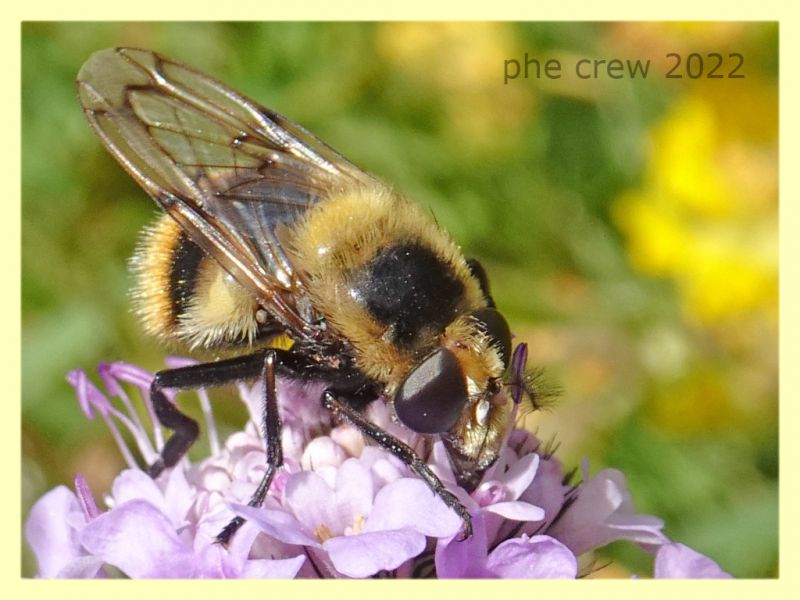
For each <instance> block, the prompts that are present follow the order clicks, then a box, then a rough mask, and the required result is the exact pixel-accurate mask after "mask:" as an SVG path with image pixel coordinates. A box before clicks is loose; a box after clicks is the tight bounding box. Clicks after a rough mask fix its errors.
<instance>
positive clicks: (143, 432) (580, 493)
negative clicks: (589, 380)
mask: <svg viewBox="0 0 800 600" xmlns="http://www.w3.org/2000/svg"><path fill="white" fill-rule="evenodd" d="M168 364H169V366H178V365H179V364H187V361H185V360H179V359H173V360H171V361H170V362H169V363H168ZM99 373H100V377H101V379H102V381H103V385H104V387H105V390H106V391H105V392H103V391H101V390H100V389H99V388H97V387H96V386H95V385H94V384H92V382H91V381H89V379H88V378H87V377H86V375H85V373H83V372H82V371H73V372H71V373H70V374H69V376H68V380H69V382H70V383H71V384H72V385H73V387H74V388H75V390H76V394H77V397H78V401H79V404H80V406H81V407H82V409H83V410H84V412H85V413H86V414H87V416H88V417H89V418H94V417H95V416H97V415H99V416H100V417H101V418H102V419H103V420H104V421H105V422H106V423H107V425H108V427H109V430H110V432H111V434H112V436H113V437H114V439H115V440H116V442H117V444H118V446H119V448H120V452H121V453H122V455H123V457H124V458H125V460H126V462H127V464H128V468H127V469H126V470H124V471H123V472H122V473H120V474H119V475H118V476H117V478H116V479H115V481H114V483H113V485H112V488H111V490H110V491H109V492H108V493H107V494H105V495H104V497H103V503H102V506H103V508H102V509H101V508H99V507H98V506H97V505H96V504H95V501H94V499H93V497H92V493H91V491H90V490H89V489H88V486H87V485H86V482H85V480H84V479H83V478H82V477H80V476H78V477H76V493H73V492H71V491H70V490H68V489H67V488H66V487H63V486H62V487H58V488H56V489H54V490H52V491H50V492H49V493H47V494H46V495H45V496H43V497H42V498H41V499H40V500H39V501H38V502H37V503H36V505H35V506H34V507H33V509H32V510H31V513H30V516H29V518H28V521H27V523H26V526H25V537H26V539H27V541H28V543H29V545H30V546H31V548H32V549H33V552H34V554H35V555H36V557H37V560H38V563H39V571H38V576H39V577H47V578H52V577H106V576H115V575H118V574H119V573H121V574H123V575H125V576H127V577H132V578H145V577H160V578H167V577H170V578H175V577H179V578H198V577H215V578H220V577H236V578H251V577H258V578H261V577H273V578H274V577H376V576H377V577H387V576H388V577H431V576H438V577H441V578H455V577H458V578H464V577H470V578H563V577H567V578H574V577H576V576H578V575H579V574H580V570H579V566H578V565H579V557H580V556H581V555H583V554H585V553H587V552H590V551H592V550H593V549H595V548H598V547H600V546H603V545H605V544H607V543H609V542H612V541H615V540H630V541H633V542H636V543H638V544H639V545H641V546H642V547H644V548H646V549H648V550H650V551H653V552H655V553H656V559H655V574H656V576H657V577H692V576H699V577H723V576H726V575H727V574H726V573H724V572H723V571H722V570H720V569H719V567H717V566H716V564H715V563H714V562H713V561H711V560H710V559H708V558H706V557H704V556H702V555H699V554H697V553H695V552H694V551H692V550H690V549H689V548H686V547H685V546H682V545H680V544H674V543H671V542H670V541H669V540H668V539H667V538H666V537H665V536H664V534H663V533H662V532H661V528H662V523H661V521H660V520H659V519H656V518H655V517H650V516H646V515H639V514H637V512H636V510H635V507H634V505H633V502H632V500H631V495H630V493H629V492H628V490H627V487H626V483H625V478H624V476H623V475H622V473H620V472H619V471H615V470H612V469H606V470H604V471H600V472H599V473H597V474H596V475H595V476H594V477H589V474H588V469H587V467H586V465H584V469H583V481H582V482H581V483H578V484H571V483H570V482H569V481H568V480H569V478H568V477H565V475H564V469H563V467H562V465H561V463H560V462H559V461H558V460H557V459H556V458H555V457H554V456H553V455H552V453H550V452H548V451H547V450H546V449H545V448H544V447H543V446H542V444H541V443H540V442H539V440H537V439H536V437H535V436H533V435H531V434H530V433H528V432H526V431H523V430H514V431H512V432H511V433H510V434H509V436H508V440H507V442H506V445H505V447H504V448H503V451H502V453H501V456H500V458H499V459H498V461H497V462H496V463H495V464H494V465H493V466H492V467H491V468H490V469H489V470H488V471H487V472H486V474H485V476H484V478H483V481H482V482H481V483H480V485H478V487H477V488H476V489H475V490H474V491H472V492H471V493H468V492H467V491H466V490H464V489H462V488H460V487H459V486H458V485H457V484H456V479H455V476H454V474H453V472H452V469H451V466H450V463H449V460H448V458H447V454H446V452H445V450H444V448H443V445H442V444H441V442H438V441H434V440H432V439H431V438H430V437H426V436H422V435H418V434H415V433H412V432H410V431H409V430H407V429H406V428H404V427H403V426H402V425H400V424H398V423H396V422H395V421H393V419H392V417H391V414H390V412H389V410H388V407H387V405H386V403H385V402H383V401H381V400H378V401H376V402H373V403H372V404H371V405H370V406H369V407H367V410H366V416H367V417H368V418H369V419H370V420H371V421H372V422H374V423H375V424H377V425H378V426H380V427H382V428H383V429H386V430H388V431H389V432H390V433H392V434H393V435H395V436H397V437H398V438H400V439H401V440H403V441H404V442H405V443H407V444H408V445H410V446H411V447H412V448H413V449H414V450H415V451H416V452H417V453H418V454H419V455H420V456H421V457H422V458H423V459H425V460H427V462H428V464H429V466H430V467H431V469H432V470H433V471H434V472H436V474H437V475H438V476H439V477H440V478H441V480H442V482H443V483H444V484H445V485H446V486H447V487H448V489H450V490H451V491H452V492H453V493H454V494H455V495H456V496H457V497H458V498H459V500H460V501H461V503H462V504H463V505H464V506H465V507H466V508H467V509H468V510H469V512H470V513H471V515H472V520H473V528H474V532H473V535H472V537H470V538H469V539H467V540H463V541H462V540H460V532H461V528H462V522H461V519H460V518H459V517H458V516H457V515H456V514H455V513H454V512H453V511H451V510H450V509H449V508H447V506H446V505H445V504H444V502H443V501H442V500H441V499H440V498H439V497H438V496H437V495H435V494H434V493H433V492H432V491H431V490H430V489H429V488H428V487H427V485H426V484H425V483H424V482H423V481H422V480H421V479H419V478H418V477H417V476H416V475H414V474H413V473H411V471H410V470H409V468H408V467H407V466H406V465H405V464H404V463H403V462H402V461H400V460H399V459H398V458H396V457H395V456H393V455H392V454H391V453H389V452H387V451H385V450H383V449H381V448H377V447H374V446H371V445H367V444H366V442H365V440H364V438H363V437H362V436H361V434H360V433H359V432H358V431H357V430H356V429H354V428H353V427H351V426H349V425H346V424H337V423H335V422H332V418H331V415H330V414H329V413H327V412H326V411H324V410H322V408H321V407H320V404H319V398H320V394H321V391H322V388H321V387H320V386H305V385H300V384H297V383H293V382H288V381H279V387H278V395H279V398H280V402H281V406H280V410H281V418H282V420H283V437H282V440H281V441H282V445H283V448H284V463H285V464H284V467H283V468H282V469H281V470H280V471H279V472H278V473H277V475H276V476H275V478H274V480H273V483H272V486H271V488H270V490H269V494H268V496H267V498H266V500H265V502H264V504H263V506H262V507H259V508H254V507H250V506H247V502H248V500H249V498H250V495H251V494H252V492H253V490H254V489H255V488H256V486H257V485H258V483H259V481H260V479H261V476H262V474H263V473H264V470H265V454H264V442H263V440H262V439H261V437H260V435H259V429H260V428H259V419H260V402H261V396H262V388H261V386H260V385H259V384H257V385H255V386H253V387H249V386H246V385H240V386H239V392H240V398H241V400H242V401H243V402H244V403H245V405H246V407H247V409H248V411H249V414H250V419H249V420H248V422H247V424H246V425H245V427H244V429H243V430H242V431H238V432H236V433H234V434H232V435H231V436H230V437H229V438H228V439H227V440H225V441H224V443H222V442H221V441H220V439H219V435H218V433H217V430H216V425H215V423H214V418H213V412H212V410H211V405H210V403H209V401H208V398H207V397H206V395H205V393H203V392H200V393H198V394H197V398H198V400H199V402H200V404H201V408H202V410H203V414H204V420H205V423H204V425H205V427H204V430H205V432H206V435H208V436H209V447H210V449H211V452H210V455H209V456H208V457H207V458H205V459H204V460H201V461H199V462H191V461H189V459H188V458H184V459H183V460H182V461H181V462H180V463H179V464H178V465H176V466H175V467H174V468H172V469H169V470H167V471H165V473H163V474H162V475H161V476H160V477H159V478H158V479H157V480H153V479H151V478H150V477H148V476H147V475H146V474H145V473H144V472H143V471H141V470H140V468H139V465H140V464H147V463H149V462H151V461H153V460H154V459H155V457H156V456H157V455H158V451H159V449H160V448H161V446H162V445H163V442H164V437H165V436H164V433H163V432H162V430H161V427H160V425H159V424H158V422H157V421H156V420H155V417H154V413H153V410H152V405H151V403H150V398H149V385H150V381H151V380H152V375H151V374H149V373H147V372H145V371H143V370H142V369H140V368H138V367H135V366H132V365H128V364H125V363H114V364H111V365H101V367H100V368H99ZM126 389H135V390H137V395H138V396H139V398H140V401H142V402H144V405H145V408H146V410H147V412H146V414H147V415H148V416H149V418H148V419H147V422H146V423H144V422H142V420H141V419H140V417H139V416H138V413H137V411H136V410H135V407H134V400H133V399H132V396H129V395H128V392H127V391H126ZM112 399H113V401H112ZM123 430H125V431H127V436H126V435H124V434H123ZM126 437H127V438H129V439H132V440H133V445H134V447H135V448H131V447H129V446H128V444H127V443H126V442H125V439H126ZM137 455H138V457H139V458H138V459H137V458H136V456H137ZM236 515H241V516H243V517H245V518H246V519H247V522H246V523H245V525H244V526H243V527H242V528H241V529H240V530H239V532H238V533H237V534H236V535H235V536H234V538H233V541H232V543H231V544H230V546H229V547H228V548H224V547H222V546H220V545H218V544H215V543H214V539H215V536H216V535H217V534H218V533H219V532H220V530H221V529H222V528H223V527H224V526H225V525H226V524H227V523H228V522H229V521H230V519H232V518H233V517H234V516H236Z"/></svg>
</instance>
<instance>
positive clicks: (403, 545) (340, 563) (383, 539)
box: [322, 529, 426, 577]
mask: <svg viewBox="0 0 800 600" xmlns="http://www.w3.org/2000/svg"><path fill="white" fill-rule="evenodd" d="M425 542H426V540H425V536H424V535H422V534H420V533H417V532H415V531H410V530H408V529H404V530H400V531H379V532H372V533H361V534H358V535H340V536H337V537H333V538H330V539H329V540H327V541H325V543H323V544H322V547H323V548H324V549H325V550H327V552H328V556H329V557H330V559H331V563H333V566H334V568H336V570H337V571H339V572H340V573H342V574H343V575H347V576H348V577H369V576H371V575H374V574H375V573H377V572H378V571H381V570H387V571H390V570H392V569H396V568H397V567H399V566H400V565H402V564H403V563H404V562H406V561H407V560H409V559H411V558H414V557H415V556H417V555H418V554H419V553H420V552H422V551H423V550H424V549H425Z"/></svg>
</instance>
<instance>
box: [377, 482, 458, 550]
mask: <svg viewBox="0 0 800 600" xmlns="http://www.w3.org/2000/svg"><path fill="white" fill-rule="evenodd" d="M462 526H463V521H462V520H461V518H460V517H459V516H458V515H457V514H456V513H455V512H454V511H453V510H451V509H450V508H448V506H447V505H446V504H445V503H444V502H443V501H442V499H441V498H440V497H439V496H437V495H436V494H434V493H433V492H432V491H431V489H430V488H429V487H428V486H427V485H425V483H423V482H422V481H421V480H419V479H412V478H410V477H403V478H401V479H397V480H395V481H393V482H392V483H390V484H389V485H387V486H386V487H384V488H381V490H380V491H379V492H378V493H377V494H376V496H375V504H374V506H373V507H372V512H371V514H370V515H369V517H368V518H367V522H366V524H365V526H364V529H363V530H364V531H386V530H392V529H410V530H412V531H417V532H419V533H421V534H423V535H426V536H430V537H440V538H441V537H449V536H451V535H455V534H456V533H458V532H459V531H460V530H461V528H462Z"/></svg>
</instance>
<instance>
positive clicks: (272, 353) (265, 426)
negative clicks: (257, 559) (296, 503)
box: [216, 349, 284, 546]
mask: <svg viewBox="0 0 800 600" xmlns="http://www.w3.org/2000/svg"><path fill="white" fill-rule="evenodd" d="M282 352H284V351H280V350H276V349H270V350H267V352H266V355H265V357H264V360H263V367H262V378H263V381H264V403H263V408H264V412H263V415H262V434H263V436H264V439H265V440H266V444H267V470H266V471H265V472H264V475H263V477H262V478H261V482H260V483H259V484H258V487H257V488H256V490H255V492H253V495H252V496H251V497H250V501H249V502H248V503H247V504H248V506H254V507H258V506H261V505H262V504H263V503H264V498H266V496H267V492H268V491H269V486H270V484H271V483H272V478H273V477H274V476H275V473H276V471H277V470H278V469H279V468H281V467H282V466H283V449H282V448H281V417H280V414H279V413H278V393H277V390H276V387H275V369H276V362H278V360H279V355H280V354H281V353H282ZM244 522H245V520H244V519H243V518H242V517H238V516H237V517H234V518H233V519H232V520H231V522H230V523H228V524H227V525H226V526H225V528H224V529H223V530H222V531H220V532H219V533H218V534H217V538H216V541H217V543H219V544H222V545H223V546H227V545H228V544H229V543H230V541H231V538H232V537H233V535H234V534H235V533H236V532H237V531H238V530H239V528H240V527H241V526H242V525H244Z"/></svg>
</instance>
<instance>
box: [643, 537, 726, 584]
mask: <svg viewBox="0 0 800 600" xmlns="http://www.w3.org/2000/svg"><path fill="white" fill-rule="evenodd" d="M654 574H655V576H656V577H657V578H659V579H729V578H730V577H731V575H730V574H729V573H726V572H725V571H723V570H722V569H720V568H719V565H717V563H715V562H714V561H713V560H711V559H710V558H708V557H707V556H703V555H702V554H700V553H699V552H695V551H694V550H692V549H691V548H689V547H687V546H684V545H683V544H674V543H668V544H663V545H662V546H661V547H660V548H659V549H658V552H657V553H656V563H655V569H654Z"/></svg>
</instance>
